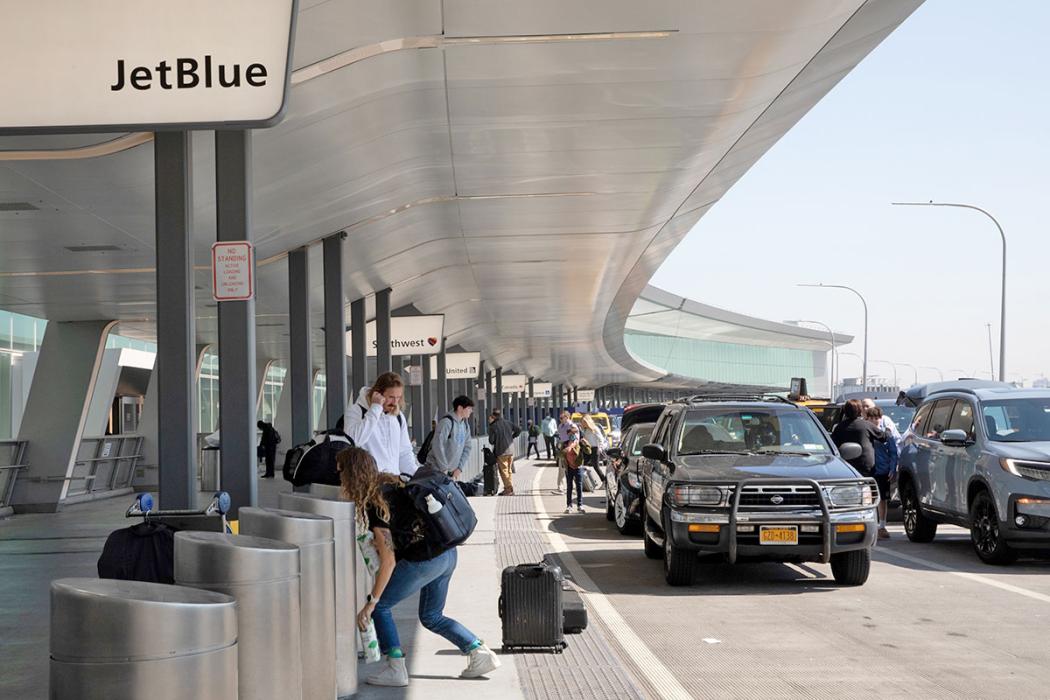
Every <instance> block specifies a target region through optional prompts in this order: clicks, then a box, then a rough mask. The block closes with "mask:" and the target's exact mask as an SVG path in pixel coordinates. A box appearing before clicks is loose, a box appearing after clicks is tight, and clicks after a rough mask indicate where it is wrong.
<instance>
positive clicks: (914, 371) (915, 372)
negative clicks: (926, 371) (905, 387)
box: [897, 362, 919, 384]
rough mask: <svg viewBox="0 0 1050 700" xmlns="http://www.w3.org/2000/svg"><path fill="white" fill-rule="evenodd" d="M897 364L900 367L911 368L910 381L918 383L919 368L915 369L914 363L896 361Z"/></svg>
mask: <svg viewBox="0 0 1050 700" xmlns="http://www.w3.org/2000/svg"><path fill="white" fill-rule="evenodd" d="M897 364H899V365H901V366H902V367H908V368H910V369H911V383H912V384H918V383H919V370H917V369H916V368H915V365H910V364H908V363H907V362H898V363H897Z"/></svg>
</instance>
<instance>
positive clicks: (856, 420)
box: [831, 399, 886, 476]
mask: <svg viewBox="0 0 1050 700" xmlns="http://www.w3.org/2000/svg"><path fill="white" fill-rule="evenodd" d="M831 439H832V441H834V443H835V445H836V446H838V447H841V446H842V445H844V444H846V443H847V442H855V443H857V444H858V445H860V448H861V455H860V457H857V458H856V459H851V460H849V463H850V464H851V465H852V466H853V468H854V469H856V470H857V471H859V472H860V473H861V475H862V476H871V475H872V474H874V473H875V444H874V443H875V442H884V441H885V440H886V434H885V433H884V432H883V431H882V430H880V429H879V428H877V427H875V426H874V425H872V423H871V422H870V421H868V420H866V419H865V418H864V408H863V406H862V405H861V403H860V401H857V400H856V399H850V400H849V401H847V402H846V405H845V406H843V407H842V420H841V421H839V424H838V425H836V426H835V428H834V430H832V431H831Z"/></svg>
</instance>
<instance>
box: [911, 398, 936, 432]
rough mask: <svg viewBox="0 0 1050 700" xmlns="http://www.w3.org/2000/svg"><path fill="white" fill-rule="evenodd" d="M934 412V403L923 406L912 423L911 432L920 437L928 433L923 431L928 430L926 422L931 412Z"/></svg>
mask: <svg viewBox="0 0 1050 700" xmlns="http://www.w3.org/2000/svg"><path fill="white" fill-rule="evenodd" d="M932 410H933V403H932V402H931V403H926V404H923V405H922V407H921V408H919V410H918V411H916V412H915V418H914V419H913V420H912V422H911V431H912V432H913V433H915V434H916V435H919V436H920V437H921V436H923V435H925V434H926V433H924V432H923V430H925V429H926V427H925V426H926V421H927V419H928V418H929V417H930V412H931V411H932Z"/></svg>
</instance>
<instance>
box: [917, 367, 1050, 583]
mask: <svg viewBox="0 0 1050 700" xmlns="http://www.w3.org/2000/svg"><path fill="white" fill-rule="evenodd" d="M902 442H903V444H902V446H901V460H900V468H899V469H900V471H899V474H900V475H899V488H900V495H901V506H902V508H903V510H904V530H905V532H906V533H907V535H908V538H909V539H910V540H911V541H913V542H930V541H932V540H933V538H934V537H935V536H936V534H937V526H938V524H940V523H953V524H956V525H960V526H962V527H966V528H968V529H969V530H970V539H971V541H972V542H973V547H974V551H975V552H976V553H977V556H978V557H979V558H980V559H981V561H983V562H985V563H987V564H1007V563H1009V562H1012V561H1013V560H1014V559H1016V557H1017V553H1018V551H1019V550H1026V549H1027V550H1032V549H1050V391H1048V390H1046V389H1017V388H1015V387H1013V386H1011V385H1009V384H1003V383H1000V382H988V381H979V380H960V381H955V382H938V383H937V384H931V385H927V386H926V391H925V396H924V398H923V399H922V402H921V404H920V405H919V409H918V411H917V412H916V413H915V418H914V420H913V421H912V423H911V426H910V429H909V430H908V432H907V433H906V434H905V436H904V439H903V441H902Z"/></svg>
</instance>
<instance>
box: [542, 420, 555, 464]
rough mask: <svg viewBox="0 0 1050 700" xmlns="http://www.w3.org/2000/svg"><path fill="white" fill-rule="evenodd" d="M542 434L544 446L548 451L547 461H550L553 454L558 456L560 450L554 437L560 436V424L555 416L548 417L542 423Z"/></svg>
mask: <svg viewBox="0 0 1050 700" xmlns="http://www.w3.org/2000/svg"><path fill="white" fill-rule="evenodd" d="M540 432H541V433H542V434H543V446H544V447H545V448H546V450H547V459H548V460H550V458H551V453H552V452H553V453H554V456H555V457H557V456H558V449H557V446H556V445H555V443H554V437H555V436H556V435H557V434H558V422H557V421H556V420H554V416H547V417H546V418H544V419H543V420H542V421H540Z"/></svg>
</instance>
